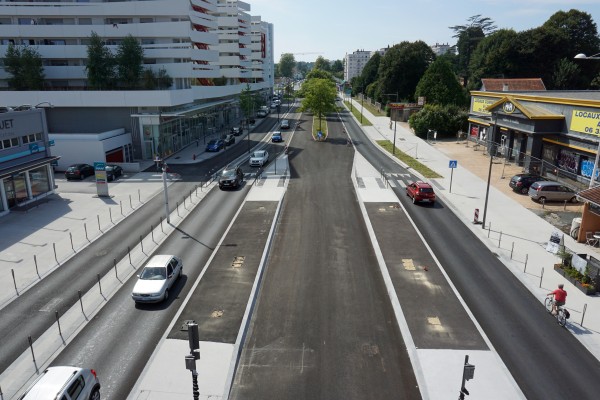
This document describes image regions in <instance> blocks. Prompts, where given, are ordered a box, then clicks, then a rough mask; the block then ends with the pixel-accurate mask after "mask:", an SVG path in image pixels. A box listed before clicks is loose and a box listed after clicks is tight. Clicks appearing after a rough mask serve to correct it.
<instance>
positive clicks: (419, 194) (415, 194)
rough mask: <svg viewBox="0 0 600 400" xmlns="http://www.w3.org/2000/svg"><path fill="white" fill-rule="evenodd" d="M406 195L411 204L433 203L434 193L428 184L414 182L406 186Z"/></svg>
mask: <svg viewBox="0 0 600 400" xmlns="http://www.w3.org/2000/svg"><path fill="white" fill-rule="evenodd" d="M406 195H407V196H408V197H410V198H411V199H412V202H413V204H415V203H418V202H423V203H430V204H433V203H434V202H435V192H434V191H433V188H432V187H431V185H430V184H429V183H426V182H422V181H416V182H413V183H411V184H409V185H407V186H406Z"/></svg>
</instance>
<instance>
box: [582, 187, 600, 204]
mask: <svg viewBox="0 0 600 400" xmlns="http://www.w3.org/2000/svg"><path fill="white" fill-rule="evenodd" d="M577 197H578V198H579V199H580V200H583V201H587V202H589V203H592V204H594V205H596V206H598V207H600V186H598V187H593V188H591V189H585V190H582V191H581V192H579V193H577Z"/></svg>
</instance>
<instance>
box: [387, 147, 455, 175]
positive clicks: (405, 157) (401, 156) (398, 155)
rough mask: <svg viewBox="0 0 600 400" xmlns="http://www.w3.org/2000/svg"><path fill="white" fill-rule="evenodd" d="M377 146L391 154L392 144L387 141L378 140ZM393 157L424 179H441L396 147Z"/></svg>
mask: <svg viewBox="0 0 600 400" xmlns="http://www.w3.org/2000/svg"><path fill="white" fill-rule="evenodd" d="M377 144H378V145H380V146H381V147H383V148H384V149H385V150H387V151H388V152H389V153H390V154H392V148H393V145H392V142H390V141H389V140H378V141H377ZM395 157H396V158H397V159H399V160H400V161H402V162H403V163H405V164H406V165H408V166H409V167H410V168H412V169H414V170H415V171H417V172H419V173H420V174H421V175H423V176H424V177H425V178H429V179H431V178H443V176H442V175H440V174H438V173H437V172H435V171H434V170H432V169H431V168H429V167H427V166H426V165H423V164H421V163H420V162H419V161H417V160H415V159H414V158H412V157H411V156H409V155H408V154H406V153H405V152H403V151H402V150H400V149H399V148H397V147H396V155H395Z"/></svg>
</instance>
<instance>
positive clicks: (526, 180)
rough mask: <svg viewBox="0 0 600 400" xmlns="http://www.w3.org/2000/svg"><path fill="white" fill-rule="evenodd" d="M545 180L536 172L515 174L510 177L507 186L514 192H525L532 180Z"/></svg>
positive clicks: (527, 190)
mask: <svg viewBox="0 0 600 400" xmlns="http://www.w3.org/2000/svg"><path fill="white" fill-rule="evenodd" d="M545 180H546V178H543V177H541V176H539V175H537V174H517V175H515V176H513V177H512V178H510V182H508V186H510V187H511V188H512V190H514V191H515V192H519V193H521V194H527V192H529V187H530V186H531V184H532V183H533V182H538V181H545Z"/></svg>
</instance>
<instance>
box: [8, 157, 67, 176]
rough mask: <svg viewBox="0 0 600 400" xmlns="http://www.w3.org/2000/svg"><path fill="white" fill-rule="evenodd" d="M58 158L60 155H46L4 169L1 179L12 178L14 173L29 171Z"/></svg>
mask: <svg viewBox="0 0 600 400" xmlns="http://www.w3.org/2000/svg"><path fill="white" fill-rule="evenodd" d="M58 159H60V156H52V157H44V158H39V159H37V160H34V161H30V162H27V163H23V164H20V165H15V166H14V167H9V168H6V169H3V170H2V171H0V179H4V178H10V177H11V176H13V175H14V174H18V173H19V172H23V171H27V170H29V169H33V168H36V167H41V166H42V165H46V164H50V163H51V162H52V161H55V160H58Z"/></svg>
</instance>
